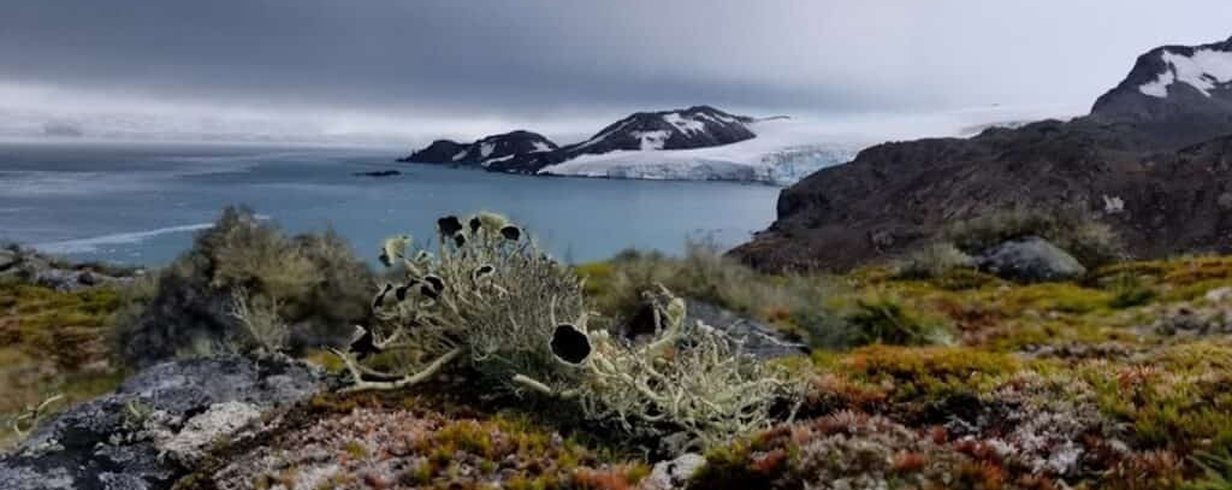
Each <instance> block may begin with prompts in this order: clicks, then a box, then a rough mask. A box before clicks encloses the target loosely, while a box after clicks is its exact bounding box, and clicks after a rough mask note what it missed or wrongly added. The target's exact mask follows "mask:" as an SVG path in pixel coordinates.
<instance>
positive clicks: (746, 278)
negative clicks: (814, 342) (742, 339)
mask: <svg viewBox="0 0 1232 490" xmlns="http://www.w3.org/2000/svg"><path fill="white" fill-rule="evenodd" d="M577 271H578V274H580V275H581V276H582V277H584V278H585V279H586V297H587V304H588V306H590V307H591V308H592V309H594V310H596V311H598V312H599V313H601V314H603V315H606V316H608V317H609V318H612V319H615V320H616V321H617V322H619V321H620V320H622V319H624V318H627V317H629V316H630V315H632V314H633V313H635V312H636V311H638V310H639V309H640V308H641V306H642V304H643V303H642V297H641V293H642V292H644V291H646V290H649V289H653V288H655V287H656V285H658V284H662V285H663V286H665V287H667V288H668V289H669V290H671V291H672V292H673V293H674V294H678V295H680V296H681V297H684V298H688V299H690V300H696V301H702V302H705V303H709V304H712V305H714V306H717V307H720V308H723V309H726V310H730V311H733V312H736V313H738V314H741V315H746V316H749V317H752V318H755V319H758V320H761V321H764V322H768V323H770V324H773V325H774V326H776V327H778V328H780V329H782V330H785V331H788V332H791V333H796V334H799V335H800V336H807V335H809V332H811V331H814V330H817V331H823V330H825V329H826V328H828V327H829V326H830V325H833V324H835V323H836V322H841V318H840V313H839V312H838V311H837V310H836V309H835V308H834V307H833V305H832V300H833V299H834V298H835V297H837V296H839V295H840V294H841V293H842V292H843V291H844V290H845V289H846V286H845V285H844V284H842V283H840V282H838V281H836V280H835V279H834V278H832V277H830V276H825V275H819V274H817V275H798V274H789V275H770V274H763V273H760V272H757V271H755V270H753V269H751V268H749V267H747V266H745V265H743V264H740V263H739V262H737V261H735V260H732V259H731V258H728V257H725V256H723V255H722V254H720V253H719V251H718V250H717V248H716V247H715V246H714V245H710V244H704V243H698V242H691V243H689V244H687V245H686V251H685V254H684V255H683V256H682V257H670V256H667V255H664V254H661V253H658V252H639V251H634V250H628V251H624V252H621V253H620V254H618V255H617V256H616V257H614V258H612V259H611V260H610V261H607V262H600V263H594V264H586V265H582V266H579V267H578V268H577Z"/></svg>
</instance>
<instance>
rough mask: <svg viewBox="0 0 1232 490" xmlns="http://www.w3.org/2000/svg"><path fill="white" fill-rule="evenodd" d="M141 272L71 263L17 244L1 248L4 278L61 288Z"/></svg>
mask: <svg viewBox="0 0 1232 490" xmlns="http://www.w3.org/2000/svg"><path fill="white" fill-rule="evenodd" d="M141 274H144V271H142V270H140V269H135V268H129V267H117V266H111V265H108V264H101V263H80V264H78V263H70V262H68V261H65V260H61V259H57V258H55V257H51V256H47V255H43V254H40V253H38V252H36V251H34V250H31V249H27V248H21V247H19V246H16V245H8V246H6V247H4V248H0V279H2V278H13V279H16V280H19V281H22V282H27V283H31V284H37V285H40V286H45V287H49V288H52V289H55V290H57V291H77V290H81V289H88V288H92V287H96V286H104V285H115V284H123V283H126V282H128V281H131V280H133V278H135V277H137V276H139V275H141Z"/></svg>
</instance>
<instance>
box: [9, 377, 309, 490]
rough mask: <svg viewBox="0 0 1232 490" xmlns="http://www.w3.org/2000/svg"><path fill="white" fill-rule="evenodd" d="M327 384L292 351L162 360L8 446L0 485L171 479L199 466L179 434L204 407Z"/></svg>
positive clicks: (282, 399)
mask: <svg viewBox="0 0 1232 490" xmlns="http://www.w3.org/2000/svg"><path fill="white" fill-rule="evenodd" d="M323 388H324V380H323V378H322V375H321V374H320V373H319V372H317V371H316V370H314V369H312V368H309V367H308V366H306V365H303V364H299V363H294V362H290V361H282V360H269V361H262V362H260V363H258V362H254V361H252V360H249V359H246V358H241V357H223V358H215V359H195V360H183V361H174V362H167V363H163V364H159V365H156V366H154V367H151V368H150V369H147V370H145V371H142V372H141V373H139V374H137V375H136V376H134V377H133V378H131V379H129V380H128V381H126V382H125V383H124V384H123V385H122V386H121V387H120V389H119V390H117V391H116V392H115V393H114V394H111V395H107V396H104V397H101V398H98V399H95V400H93V401H89V402H86V403H83V404H81V405H78V406H76V407H74V408H71V409H69V410H68V411H67V412H64V413H63V414H61V415H60V416H58V417H56V418H55V419H54V420H52V421H51V422H49V423H47V424H44V425H43V426H42V427H40V428H39V429H37V430H36V431H35V432H34V433H33V434H32V435H31V436H30V437H29V438H28V439H27V440H26V441H24V442H23V443H22V444H21V445H20V446H19V447H18V448H17V450H16V451H15V452H13V453H12V454H8V455H4V456H0V488H4V489H5V490H25V489H45V488H64V489H83V490H92V489H160V488H170V487H171V486H172V485H173V484H174V482H175V480H176V479H178V478H179V477H181V476H183V475H185V474H187V473H188V472H189V471H190V470H191V468H186V467H185V466H184V465H183V464H182V463H181V462H180V461H181V460H184V458H183V457H182V456H183V455H181V454H178V452H177V451H178V450H183V448H185V447H186V446H185V444H186V442H185V441H184V440H183V439H184V438H183V437H181V436H186V435H188V434H187V431H188V429H189V428H191V429H192V430H194V431H197V432H201V429H202V427H201V424H202V423H201V420H207V419H210V418H209V417H205V418H203V417H199V416H201V415H203V414H217V413H218V411H217V409H218V408H220V407H232V406H242V407H249V408H250V409H252V410H261V411H266V410H270V409H274V408H276V407H282V406H287V405H290V404H294V403H297V402H299V401H302V400H305V399H307V398H309V397H311V396H312V395H314V394H315V393H317V392H318V391H320V390H321V389H323ZM239 404H242V405H239ZM213 419H217V417H216V416H215V417H213ZM226 428H229V429H236V427H226ZM205 433H207V434H213V435H215V436H217V435H220V433H218V432H205ZM227 434H228V433H221V435H227ZM211 442H213V441H211ZM195 449H196V450H202V448H201V447H196V448H195Z"/></svg>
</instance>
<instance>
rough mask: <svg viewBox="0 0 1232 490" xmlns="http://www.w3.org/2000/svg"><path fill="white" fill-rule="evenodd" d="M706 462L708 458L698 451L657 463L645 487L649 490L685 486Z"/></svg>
mask: <svg viewBox="0 0 1232 490" xmlns="http://www.w3.org/2000/svg"><path fill="white" fill-rule="evenodd" d="M705 464H706V458H705V457H703V456H702V455H700V454H696V453H685V454H682V455H680V456H679V457H677V458H676V459H673V460H671V461H661V462H659V463H657V464H655V465H654V469H652V470H651V471H650V476H649V477H647V478H646V482H645V487H644V488H647V489H649V490H670V489H674V488H684V487H685V484H686V483H688V482H689V479H690V478H692V477H693V475H694V474H696V473H697V470H700V469H701V468H702V466H704V465H705Z"/></svg>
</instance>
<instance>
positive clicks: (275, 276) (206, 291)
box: [114, 208, 375, 366]
mask: <svg viewBox="0 0 1232 490" xmlns="http://www.w3.org/2000/svg"><path fill="white" fill-rule="evenodd" d="M374 284H375V278H374V276H373V274H372V272H371V271H370V270H369V268H368V266H367V265H366V264H365V263H364V262H363V261H361V260H360V259H359V258H358V257H356V256H355V254H354V253H353V252H352V251H351V250H350V248H349V247H348V246H347V245H346V243H345V241H344V240H343V239H342V238H341V237H339V236H338V235H337V234H335V233H333V232H332V231H331V232H325V233H322V234H309V235H300V236H295V237H288V236H287V235H285V234H284V233H283V232H282V231H281V230H280V229H279V228H278V227H277V226H276V225H275V224H272V223H269V222H263V221H261V220H258V219H257V218H256V217H255V216H254V215H253V214H252V212H251V211H248V210H245V209H237V208H227V209H226V210H225V211H224V212H223V213H222V216H221V217H220V218H219V219H218V221H217V222H216V223H215V224H214V226H213V227H212V228H210V229H208V230H205V231H203V232H201V233H200V234H199V235H198V236H197V238H196V240H195V241H194V243H193V247H192V249H190V250H189V251H188V252H186V253H184V254H182V255H181V256H180V257H179V258H177V259H176V260H175V261H174V262H172V263H171V264H170V265H169V266H167V267H166V268H165V269H163V270H162V271H161V273H160V274H159V275H158V277H157V278H156V279H151V280H150V282H149V283H147V284H145V285H142V286H139V287H138V289H137V290H135V292H134V293H133V294H134V296H135V298H134V301H133V303H134V304H135V305H137V306H136V307H134V308H131V309H130V310H129V311H128V312H126V313H122V314H121V316H120V318H119V319H118V323H117V330H116V334H115V336H114V337H115V338H114V340H115V346H116V350H117V352H118V353H119V357H120V358H121V359H123V360H125V361H127V362H129V363H132V364H135V365H138V366H141V365H146V364H149V363H151V362H155V361H158V360H161V359H165V358H168V357H172V356H174V355H176V354H177V353H184V352H194V351H202V350H204V351H206V352H208V351H211V350H214V349H216V348H218V347H219V346H223V347H224V348H234V349H237V350H246V349H251V348H253V347H257V346H260V345H261V344H263V343H264V342H263V341H257V340H256V338H255V337H254V336H253V335H252V330H251V329H250V328H248V327H249V326H250V325H249V324H247V323H245V320H244V319H243V316H242V315H237V314H236V313H237V312H239V310H240V307H241V306H243V307H245V308H246V309H247V313H248V314H250V315H251V314H255V313H256V312H255V311H254V310H253V307H254V306H255V307H258V308H260V309H262V310H261V313H262V314H264V315H265V316H264V318H265V319H266V320H271V321H274V320H276V321H277V323H280V324H282V325H285V326H286V328H287V330H288V331H287V332H284V333H277V332H269V333H268V335H267V336H266V338H265V339H264V340H265V341H268V340H269V339H270V338H275V337H282V338H285V344H287V345H286V346H287V347H289V348H290V349H292V350H293V351H296V352H298V351H302V350H303V349H305V348H309V347H316V346H320V345H340V344H341V343H343V342H345V339H346V338H347V336H348V335H349V334H350V333H351V331H352V324H354V323H356V322H362V321H365V319H366V318H367V315H368V313H369V311H368V301H369V300H370V291H371V290H372V287H373V285H374ZM275 306H276V307H275ZM271 308H272V310H271ZM203 346H208V348H205V349H203ZM227 346H230V347H227Z"/></svg>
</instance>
